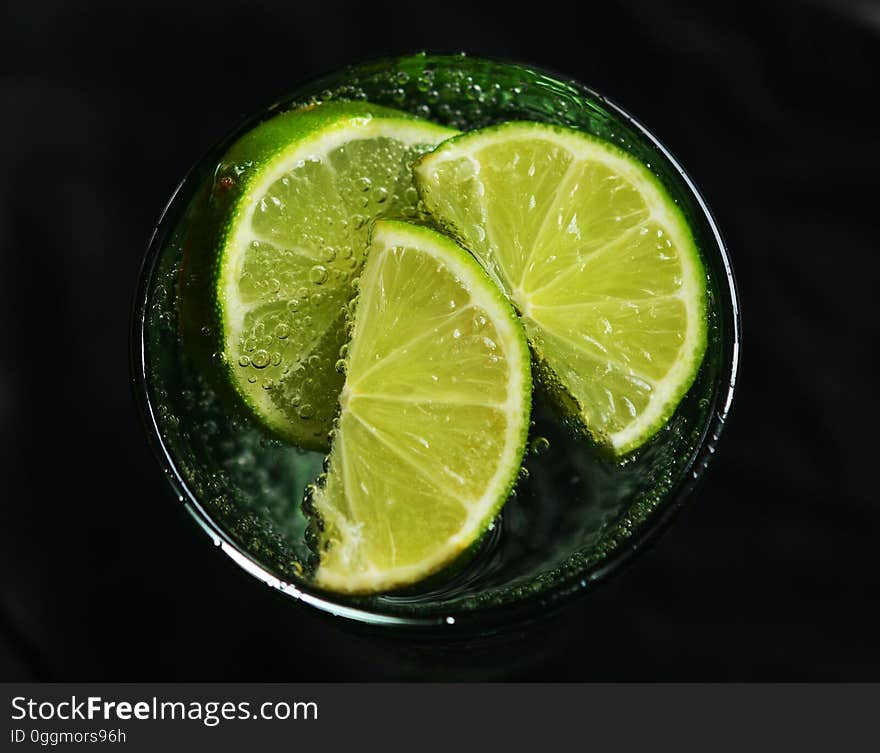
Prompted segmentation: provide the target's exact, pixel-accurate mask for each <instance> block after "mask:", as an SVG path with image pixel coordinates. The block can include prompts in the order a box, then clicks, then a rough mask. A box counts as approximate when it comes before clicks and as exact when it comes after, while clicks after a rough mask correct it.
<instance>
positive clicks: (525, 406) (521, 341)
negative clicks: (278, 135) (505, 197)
mask: <svg viewBox="0 0 880 753" xmlns="http://www.w3.org/2000/svg"><path fill="white" fill-rule="evenodd" d="M383 228H387V229H390V230H397V231H398V232H400V233H403V234H410V236H411V237H414V238H419V239H421V240H422V241H423V242H424V243H426V244H430V245H433V246H434V247H436V248H440V249H442V250H443V252H444V253H445V254H447V255H448V256H449V257H451V258H453V259H455V260H456V261H457V262H459V263H460V264H462V265H463V266H464V267H465V268H466V269H467V270H468V271H469V272H471V273H472V275H473V281H475V282H478V283H480V284H481V285H482V288H483V290H484V291H485V292H486V293H488V294H489V297H490V298H491V299H492V300H493V302H494V303H495V304H496V305H498V307H499V308H500V309H502V310H504V312H505V314H506V315H508V316H509V321H510V322H511V324H512V325H513V327H512V332H513V334H514V337H515V340H514V342H515V343H516V345H517V348H518V351H519V355H518V358H517V359H516V360H515V361H514V360H513V359H511V363H518V364H519V366H520V373H521V376H522V380H523V382H522V383H523V400H522V402H521V409H520V412H519V414H518V416H516V417H518V418H519V421H520V430H519V432H518V433H517V436H518V444H517V446H516V447H515V448H514V450H515V452H514V457H516V458H517V459H518V462H517V463H515V464H511V468H510V470H509V472H508V474H507V476H506V478H504V479H503V480H502V482H501V490H500V492H499V494H498V496H497V498H496V501H495V503H494V504H493V505H491V507H490V509H489V510H488V511H487V512H486V514H485V515H484V516H483V517H482V518H481V519H480V521H479V523H478V524H477V525H476V526H474V535H473V538H472V539H471V540H470V541H468V542H467V543H466V544H465V545H464V546H462V547H461V548H460V549H458V550H457V551H453V552H451V553H450V556H449V557H448V558H447V559H445V560H444V561H442V562H439V563H437V564H436V565H434V566H433V567H431V568H428V569H426V570H425V571H424V572H423V573H422V574H421V577H419V578H418V579H417V580H400V581H391V582H389V583H387V584H385V585H384V586H383V587H382V588H381V589H378V591H377V590H376V589H357V588H348V589H338V588H336V589H333V588H330V587H328V585H327V584H326V582H324V583H322V578H321V568H320V563H319V565H318V568H317V570H316V573H315V579H316V583H317V585H318V586H319V587H322V588H327V589H328V590H335V591H339V590H344V592H345V593H349V594H352V595H357V594H368V593H376V592H382V593H385V592H391V591H395V590H400V589H406V588H410V587H413V586H415V585H416V584H424V583H425V580H426V579H428V578H432V579H433V578H434V577H437V576H438V575H439V574H441V573H444V572H449V571H452V570H454V569H455V568H456V567H457V565H458V564H459V563H460V562H462V561H463V560H466V559H467V558H468V557H470V556H472V555H473V554H474V553H475V552H476V551H477V547H478V546H479V544H480V543H481V542H482V540H483V538H484V537H485V535H486V534H487V533H488V532H489V527H490V526H491V525H492V522H493V521H494V520H495V518H496V517H497V516H498V513H499V512H500V511H501V508H502V507H503V506H504V503H505V502H506V501H507V499H508V498H509V497H510V495H511V493H512V492H513V489H514V487H515V486H516V482H517V479H518V477H519V471H520V467H521V466H522V458H523V457H524V455H525V450H526V443H527V441H528V433H529V421H530V419H531V411H532V389H533V383H532V370H531V356H530V351H529V344H528V340H527V338H526V334H525V330H524V329H523V328H522V326H521V325H520V323H519V317H518V316H517V314H516V311H515V309H514V308H513V306H512V304H511V302H510V300H509V299H508V297H507V296H506V295H505V294H504V292H503V291H502V290H501V288H499V287H498V286H497V285H496V284H495V282H494V281H493V280H492V279H491V278H490V277H489V275H488V274H487V273H486V271H485V270H484V269H483V267H482V266H481V265H480V264H479V262H478V261H477V260H476V259H475V258H474V256H473V255H472V254H471V253H470V252H469V251H468V250H467V249H465V248H464V247H462V246H461V245H460V244H458V243H457V242H456V241H455V240H453V239H452V238H450V237H448V236H446V235H443V234H442V233H439V232H437V231H436V230H434V229H432V228H429V227H426V226H423V225H415V224H413V223H409V222H402V221H399V220H386V219H382V220H377V221H376V223H375V224H374V226H373V231H372V232H373V236H375V233H376V231H377V229H378V230H380V231H381V230H382V229H383ZM356 306H357V303H355V309H354V312H355V313H354V318H355V319H356V317H357V307H356ZM352 324H353V322H352ZM346 360H347V359H346ZM311 512H312V519H311V521H310V525H311V528H312V537H313V540H315V541H316V542H317V543H318V547H317V552H316V553H317V554H318V557H319V558H320V545H321V543H322V542H321V531H320V524H319V523H318V519H317V518H318V513H317V512H316V511H314V510H311ZM312 537H310V538H312Z"/></svg>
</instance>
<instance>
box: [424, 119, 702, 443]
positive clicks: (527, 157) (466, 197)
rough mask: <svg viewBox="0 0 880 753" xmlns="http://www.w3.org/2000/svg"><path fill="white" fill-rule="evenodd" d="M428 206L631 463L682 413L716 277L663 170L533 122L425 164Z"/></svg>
mask: <svg viewBox="0 0 880 753" xmlns="http://www.w3.org/2000/svg"><path fill="white" fill-rule="evenodd" d="M415 174H416V184H417V186H418V188H419V190H420V192H421V194H422V196H423V198H424V200H425V203H426V206H427V208H428V210H429V211H430V212H431V213H432V214H433V215H434V216H435V218H436V219H437V220H438V221H439V222H440V223H441V224H442V225H444V226H445V227H446V228H448V229H449V230H450V232H451V233H453V235H455V236H456V237H457V238H458V239H459V240H460V241H461V242H462V243H463V244H464V245H465V246H467V248H469V249H470V250H471V252H472V253H473V254H474V255H475V256H476V257H477V258H478V259H479V261H480V262H481V263H482V265H483V266H484V268H485V269H486V270H487V271H488V272H489V273H490V274H491V275H492V277H493V278H494V279H495V280H496V281H497V282H498V283H499V284H500V285H501V286H502V287H503V288H504V290H505V291H506V292H507V293H508V295H509V296H510V298H511V300H512V301H513V303H514V305H515V306H516V308H517V310H518V312H519V314H520V317H521V319H522V322H523V325H524V327H525V330H526V333H527V334H528V337H529V341H530V343H531V345H532V348H533V350H534V352H535V354H536V356H537V359H538V360H539V362H540V363H541V364H542V367H543V369H542V372H541V373H542V376H543V377H544V379H545V381H546V382H547V383H548V386H549V387H550V389H551V391H552V392H554V393H555V394H556V395H557V396H558V397H559V398H560V399H561V401H562V402H563V403H564V404H565V405H567V406H569V407H572V408H573V410H574V411H575V412H576V413H577V416H578V418H579V419H580V421H581V422H582V423H583V424H584V426H585V427H586V428H587V429H588V431H589V432H590V434H591V435H592V436H593V437H594V438H595V439H596V440H597V441H598V442H601V443H603V444H605V445H607V446H609V447H610V448H611V449H612V450H613V451H614V452H615V453H616V454H618V455H623V454H625V453H627V452H630V451H632V450H634V449H636V448H637V447H639V446H641V445H642V444H643V443H644V442H645V441H647V440H648V439H649V438H650V437H651V436H653V435H654V434H655V433H656V432H657V431H658V430H659V429H660V427H662V426H663V425H664V423H665V422H666V421H667V420H668V419H669V417H670V416H671V415H672V413H673V411H674V410H675V408H676V406H677V405H678V403H679V402H680V400H681V398H682V397H683V396H684V394H685V393H686V392H687V390H688V389H689V388H690V386H691V384H692V383H693V380H694V378H695V376H696V373H697V370H698V368H699V365H700V362H701V360H702V357H703V353H704V351H705V348H706V306H707V293H706V274H705V271H704V268H703V264H702V261H701V259H700V255H699V252H698V251H697V248H696V245H695V242H694V239H693V236H692V234H691V232H690V229H689V228H688V226H687V223H686V222H685V220H684V218H683V216H682V214H681V211H680V210H679V209H678V207H677V206H676V204H675V202H674V201H673V199H672V198H671V197H670V196H669V194H668V193H667V191H666V190H665V188H664V187H663V186H662V185H661V183H660V182H659V181H658V179H657V178H656V177H655V176H654V175H653V174H652V173H651V171H650V170H649V169H648V168H647V167H646V166H645V165H643V164H642V163H641V162H639V161H638V160H637V159H635V158H634V157H633V156H631V155H629V154H628V153H626V152H624V151H623V150H621V149H619V148H618V147H616V146H613V145H611V144H609V143H607V142H605V141H603V140H601V139H598V138H596V137H593V136H590V135H588V134H586V133H582V132H580V131H577V130H574V129H570V128H561V127H555V126H551V125H545V124H540V123H532V122H517V123H507V124H503V125H499V126H494V127H490V128H485V129H482V130H479V131H472V132H470V133H467V134H464V135H462V136H459V137H457V138H453V139H451V140H450V141H447V142H445V143H443V144H442V145H440V147H438V148H437V149H436V150H435V151H433V152H432V153H430V154H427V155H425V156H424V157H422V158H421V159H420V160H419V161H418V162H417V163H416V166H415Z"/></svg>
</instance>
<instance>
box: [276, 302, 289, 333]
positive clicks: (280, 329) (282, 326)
mask: <svg viewBox="0 0 880 753" xmlns="http://www.w3.org/2000/svg"><path fill="white" fill-rule="evenodd" d="M289 305H290V303H288V306H289ZM289 334H290V327H288V326H287V325H286V324H284V322H281V323H280V324H278V325H276V326H275V337H277V338H278V339H279V340H284V339H285V338H286V337H287V336H288V335H289Z"/></svg>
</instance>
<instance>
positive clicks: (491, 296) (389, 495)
mask: <svg viewBox="0 0 880 753" xmlns="http://www.w3.org/2000/svg"><path fill="white" fill-rule="evenodd" d="M372 238H373V239H372V245H371V248H370V252H369V255H368V257H367V262H366V265H365V267H364V270H363V274H362V275H361V278H360V282H359V291H360V292H359V295H358V298H357V304H356V309H355V312H354V319H353V327H352V335H351V342H350V345H349V350H348V353H347V358H346V362H345V366H346V376H345V386H344V387H343V389H342V392H341V395H340V414H339V419H338V424H337V425H336V428H335V430H334V433H333V443H332V447H331V450H330V456H329V466H328V470H327V474H326V477H325V479H324V481H323V483H322V484H321V485H320V486H318V487H317V488H315V489H314V491H313V493H312V495H311V500H310V503H309V504H310V505H311V507H312V508H313V512H314V514H315V519H314V523H313V534H314V536H315V538H316V539H317V541H316V542H315V545H316V546H315V548H316V549H317V551H318V553H319V556H320V563H319V565H318V568H317V570H316V576H315V577H316V580H317V583H318V584H319V585H321V586H323V587H325V588H328V589H332V590H335V591H343V592H348V593H372V592H377V591H387V590H390V589H393V588H397V587H402V586H405V585H409V584H412V583H415V582H417V581H419V580H422V579H423V578H425V577H426V576H428V575H430V574H432V573H434V572H437V571H438V570H440V569H442V568H444V567H445V566H446V565H448V564H451V563H452V562H453V560H455V559H456V558H457V557H458V556H459V555H460V554H461V553H462V552H464V551H466V550H467V549H469V548H470V547H471V546H472V545H473V544H474V543H475V542H477V541H478V540H479V539H480V537H481V536H482V534H483V533H484V532H485V531H486V530H487V529H488V528H489V526H490V525H491V523H492V520H493V519H494V517H495V515H496V514H497V512H498V511H499V509H500V507H501V505H502V504H503V503H504V501H505V500H506V499H507V497H508V495H509V493H510V490H511V488H512V486H513V484H514V482H515V480H516V478H517V474H518V472H519V468H520V463H521V462H522V456H523V452H524V449H525V442H526V435H527V433H528V424H529V414H530V408H531V371H530V364H529V350H528V344H527V342H526V338H525V333H524V332H523V329H522V326H521V325H520V323H519V322H518V321H517V317H516V313H515V312H514V310H513V308H512V307H511V305H510V303H509V302H508V301H507V299H506V297H505V296H504V294H503V293H502V292H501V290H500V289H499V288H498V287H497V286H496V285H495V284H494V283H493V282H492V280H490V279H489V277H488V276H487V275H486V273H485V272H484V271H483V270H482V269H481V268H480V266H479V264H477V262H476V261H475V260H474V258H473V257H472V256H471V255H470V254H468V253H467V252H466V251H465V250H464V249H462V248H460V247H459V246H458V245H456V244H455V243H454V242H453V241H452V240H450V239H449V238H447V237H446V236H443V235H440V234H439V233H437V232H435V231H433V230H429V229H427V228H424V227H419V226H416V225H412V224H409V223H405V222H396V221H388V220H380V221H378V222H377V223H376V225H375V229H374V231H373V236H372Z"/></svg>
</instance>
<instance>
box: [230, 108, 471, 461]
mask: <svg viewBox="0 0 880 753" xmlns="http://www.w3.org/2000/svg"><path fill="white" fill-rule="evenodd" d="M454 133H455V131H451V130H450V129H447V128H443V127H441V126H438V125H435V124H433V123H429V122H427V121H424V120H420V119H417V118H414V117H412V116H409V115H406V114H404V113H400V112H397V111H394V110H390V109H388V108H383V107H378V106H376V105H371V104H368V103H328V104H324V105H318V106H316V107H313V108H307V109H302V110H296V111H292V112H288V113H284V114H282V115H279V116H276V117H274V118H272V119H270V120H268V121H266V122H264V123H262V124H261V125H259V126H257V127H256V128H255V129H253V130H252V131H250V132H249V133H247V134H245V136H244V137H242V139H241V140H240V141H239V142H237V143H236V144H235V145H234V146H233V147H232V148H231V149H230V151H229V153H228V154H227V155H226V156H225V157H224V162H223V165H222V166H221V172H222V174H223V176H224V177H223V178H222V179H221V181H220V182H219V183H218V185H219V186H220V187H221V188H222V187H223V186H226V187H227V188H228V187H229V186H232V189H231V190H232V191H234V192H235V196H234V198H233V200H232V201H231V202H230V204H229V211H228V221H227V224H226V227H225V231H224V233H223V234H222V238H221V242H220V255H219V256H220V258H219V264H218V267H217V275H216V282H215V299H216V306H215V308H216V311H217V313H218V316H219V319H220V325H221V326H220V330H221V332H222V351H223V354H224V357H225V362H226V364H227V367H228V370H229V375H230V378H231V382H232V384H233V386H234V387H235V390H236V392H237V393H238V395H239V396H240V397H241V399H242V401H243V402H244V404H245V406H246V407H247V408H248V409H249V410H250V412H251V413H252V414H253V415H254V416H256V418H257V419H258V420H259V421H260V423H261V424H262V425H263V426H264V427H266V428H267V429H269V430H270V431H271V432H273V433H274V434H275V435H277V436H279V437H281V438H283V439H284V440H286V441H289V442H292V443H294V444H297V445H300V446H302V447H307V448H313V449H326V447H327V442H328V434H329V431H330V429H331V427H332V422H333V418H334V414H335V411H336V406H337V397H338V393H339V390H340V389H341V387H342V381H343V380H342V375H341V374H340V373H339V372H338V371H337V369H336V363H337V361H338V360H339V350H340V348H341V346H342V345H343V344H344V342H345V340H346V331H345V320H346V313H347V308H346V307H347V305H348V304H349V302H350V300H351V299H352V297H353V280H354V279H355V278H356V276H357V275H358V274H359V272H360V270H361V267H362V265H363V260H364V256H365V253H366V249H367V245H368V242H369V229H370V224H371V222H372V221H373V220H374V219H375V218H377V217H382V216H392V217H403V218H411V217H416V216H418V208H417V205H418V196H417V193H416V190H415V188H414V186H413V184H412V174H411V164H412V162H413V160H414V159H415V158H416V157H417V156H418V155H420V154H421V153H423V152H424V151H426V150H427V149H430V148H432V147H433V146H434V145H436V144H437V143H438V142H440V141H442V140H443V139H445V138H448V137H449V136H450V135H452V134H454ZM222 181H227V182H226V183H223V182H222Z"/></svg>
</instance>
